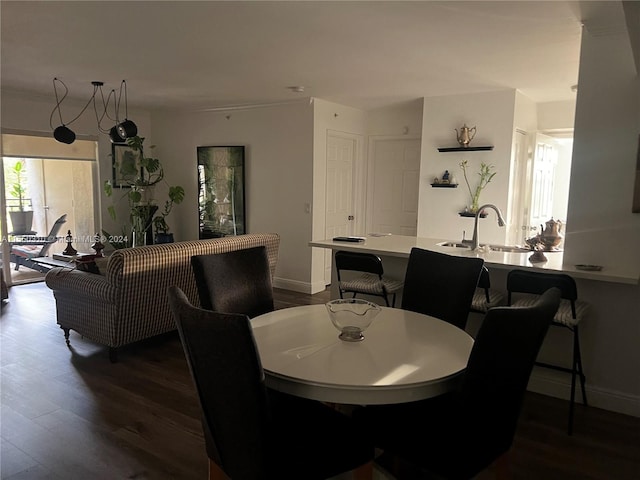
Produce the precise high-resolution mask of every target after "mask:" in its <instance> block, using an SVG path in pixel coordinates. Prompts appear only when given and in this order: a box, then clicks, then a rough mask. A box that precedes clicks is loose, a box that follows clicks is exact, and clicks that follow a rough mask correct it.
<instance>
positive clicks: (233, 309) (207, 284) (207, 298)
mask: <svg viewBox="0 0 640 480" xmlns="http://www.w3.org/2000/svg"><path fill="white" fill-rule="evenodd" d="M191 267H192V269H193V274H194V275H195V279H196V285H197V287H198V295H199V297H200V305H201V306H202V308H205V309H207V310H213V311H216V312H225V313H242V314H244V315H247V316H249V318H253V317H256V316H258V315H262V314H263V313H267V312H271V311H273V309H274V303H273V283H272V279H271V271H270V270H269V259H268V257H267V249H266V247H264V246H260V247H252V248H245V249H242V250H236V251H233V252H226V253H216V254H211V255H195V256H193V257H191Z"/></svg>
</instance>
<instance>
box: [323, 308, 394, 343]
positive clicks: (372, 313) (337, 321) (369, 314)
mask: <svg viewBox="0 0 640 480" xmlns="http://www.w3.org/2000/svg"><path fill="white" fill-rule="evenodd" d="M325 306H326V307H327V311H328V312H329V318H330V319H331V323H333V326H334V327H336V328H337V329H338V331H340V335H338V338H340V340H344V341H345V342H360V341H362V340H364V335H363V334H362V332H364V331H365V330H366V329H367V328H368V327H369V325H371V322H373V319H374V318H375V317H376V315H378V313H380V312H381V311H382V308H380V306H379V305H376V304H375V303H372V302H368V301H367V300H362V299H359V298H348V299H347V298H345V299H338V300H331V301H330V302H328V303H326V304H325Z"/></svg>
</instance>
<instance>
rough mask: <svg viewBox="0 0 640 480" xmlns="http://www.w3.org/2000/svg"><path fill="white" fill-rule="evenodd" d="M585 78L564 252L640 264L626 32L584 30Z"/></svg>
mask: <svg viewBox="0 0 640 480" xmlns="http://www.w3.org/2000/svg"><path fill="white" fill-rule="evenodd" d="M579 85H580V86H579V90H578V97H577V104H576V121H575V132H574V144H573V145H574V147H573V162H572V168H571V189H570V193H569V211H568V219H567V224H568V231H567V235H566V239H565V246H566V253H565V258H566V261H567V262H571V263H595V264H599V265H604V266H605V267H606V266H607V265H615V264H622V263H632V264H633V265H634V266H635V267H636V268H638V269H640V252H639V249H638V246H639V245H640V215H638V214H633V213H632V212H631V204H632V198H633V188H634V173H635V169H636V158H637V148H638V135H639V134H640V82H639V80H638V76H637V73H636V71H635V67H634V63H633V56H632V52H631V48H630V44H629V39H628V37H627V36H626V34H623V33H620V34H617V35H609V36H604V35H601V36H591V35H590V34H589V32H588V29H585V32H584V34H583V37H582V53H581V57H580V77H579ZM613 245H615V248H611V247H612V246H613ZM639 331H640V330H639Z"/></svg>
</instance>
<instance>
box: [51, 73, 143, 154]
mask: <svg viewBox="0 0 640 480" xmlns="http://www.w3.org/2000/svg"><path fill="white" fill-rule="evenodd" d="M58 84H59V85H61V86H62V87H64V94H63V95H62V98H60V97H59V96H58V87H57V86H58ZM91 85H93V94H92V95H91V97H90V98H89V101H88V102H87V103H86V105H85V106H84V107H83V108H82V110H80V113H78V115H76V116H75V117H74V118H73V119H72V120H70V121H69V122H67V123H65V122H64V121H63V120H62V110H61V108H60V107H61V105H62V102H63V101H64V99H65V98H66V97H67V94H68V93H69V89H68V88H67V86H66V85H65V84H64V82H63V81H62V80H60V79H59V78H54V79H53V92H54V94H55V96H56V106H55V107H54V108H53V111H52V112H51V116H50V117H49V125H50V126H51V128H52V129H53V116H54V114H55V112H56V110H57V111H58V117H59V118H60V126H59V127H56V128H55V129H54V130H53V138H55V139H56V140H57V141H58V142H60V143H67V144H71V143H73V142H74V141H75V139H76V134H75V133H74V132H73V130H71V129H70V128H69V127H68V125H71V124H72V123H73V122H75V121H76V120H77V119H78V118H80V117H81V116H82V114H83V113H84V112H85V110H86V109H87V108H89V105H91V104H92V103H93V110H94V112H95V114H96V121H97V123H98V130H99V131H100V132H101V133H105V134H108V135H109V138H110V139H111V142H113V143H122V142H124V141H125V140H126V139H127V138H129V137H135V136H136V135H137V134H138V127H137V126H136V124H135V123H133V121H131V120H129V118H128V105H127V103H128V102H127V82H126V81H124V80H122V82H121V83H120V91H119V93H118V94H117V96H116V91H115V90H113V89H112V90H111V91H110V92H109V95H108V96H107V98H106V99H105V97H104V93H103V91H102V87H103V86H104V82H99V81H94V82H91ZM123 92H124V120H123V121H122V122H121V121H120V115H119V114H120V100H121V99H122V95H123ZM98 93H100V100H101V102H100V103H101V104H99V102H98V100H96V96H97V94H98ZM112 99H113V107H112V113H111V114H110V112H109V104H110V103H111V101H112ZM105 117H107V119H108V120H111V122H113V126H112V127H111V128H109V129H105V128H103V127H102V125H101V124H102V121H103V120H104V118H105Z"/></svg>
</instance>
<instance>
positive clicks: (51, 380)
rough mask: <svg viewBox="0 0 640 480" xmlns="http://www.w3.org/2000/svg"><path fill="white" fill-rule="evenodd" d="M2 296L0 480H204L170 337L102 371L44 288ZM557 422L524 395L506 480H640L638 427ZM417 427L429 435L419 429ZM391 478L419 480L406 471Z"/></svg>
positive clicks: (291, 300)
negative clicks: (66, 327)
mask: <svg viewBox="0 0 640 480" xmlns="http://www.w3.org/2000/svg"><path fill="white" fill-rule="evenodd" d="M9 294H10V300H9V302H8V303H6V304H5V305H4V306H3V308H2V317H1V320H0V328H1V337H0V349H1V360H2V363H1V370H2V371H1V381H2V384H1V412H0V414H1V418H0V423H1V432H2V445H1V446H2V450H1V452H0V453H1V456H0V463H1V478H2V479H4V480H22V479H27V480H39V479H47V480H58V479H60V480H61V479H65V480H66V479H82V480H87V479H91V480H101V479H105V480H114V479H160V480H162V479H204V478H206V477H207V461H206V454H205V450H204V442H203V439H202V434H201V430H200V418H199V408H198V404H197V399H196V397H195V392H194V389H193V386H192V384H191V379H190V377H189V372H188V370H187V365H186V362H185V359H184V355H183V352H182V348H181V346H180V342H179V339H178V337H177V334H168V335H164V336H161V337H158V338H155V339H152V340H150V341H146V342H141V343H139V344H136V345H132V346H129V347H125V348H123V349H122V351H121V352H120V355H119V363H117V364H111V363H110V362H109V359H108V355H107V351H106V349H105V348H103V347H101V346H99V345H95V344H93V343H91V342H89V341H86V340H83V339H82V337H80V336H79V335H77V334H76V333H75V332H72V334H71V345H72V347H71V349H68V348H67V347H66V345H65V342H64V338H63V334H62V331H61V330H60V329H59V328H58V327H57V325H56V321H55V308H54V302H53V297H52V295H51V292H50V290H49V289H48V288H47V287H46V286H45V285H44V284H42V283H36V284H29V285H21V286H16V287H13V288H12V289H11V290H10V293H9ZM275 296H276V301H277V307H278V308H284V307H288V306H293V305H300V304H307V303H324V302H325V301H327V300H328V294H327V293H326V292H325V293H322V294H319V295H313V296H310V295H304V294H298V293H293V292H288V291H283V290H277V291H276V292H275ZM566 415H567V402H565V401H562V400H558V399H555V398H551V397H546V396H543V395H537V394H528V395H527V397H526V400H525V405H524V409H523V412H522V415H521V418H520V423H519V426H518V432H517V435H516V439H515V444H514V447H513V449H512V455H511V465H512V470H513V474H514V478H515V479H522V480H525V479H527V480H528V479H536V480H537V479H549V480H554V479H562V480H577V479H581V480H582V479H590V480H627V479H629V480H631V479H639V478H640V419H638V418H634V417H628V416H624V415H619V414H615V413H611V412H607V411H604V410H600V409H596V408H591V407H589V408H585V407H582V406H578V411H577V413H576V425H575V433H574V435H573V436H571V437H569V436H567V434H566V432H565V428H566V418H567V417H566ZM419 428H421V433H420V434H424V435H428V434H429V432H428V426H424V427H419ZM376 475H377V478H384V479H387V478H394V477H391V476H388V475H387V474H386V473H384V472H383V471H382V470H377V472H376ZM341 478H342V477H341ZM398 478H410V479H417V478H422V477H421V476H420V475H418V474H417V473H415V472H408V473H407V471H405V473H404V474H403V475H402V476H400V475H399V476H398ZM479 478H482V479H484V478H492V476H490V475H488V474H483V475H481V476H480V477H479ZM301 480H304V479H303V478H301Z"/></svg>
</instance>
